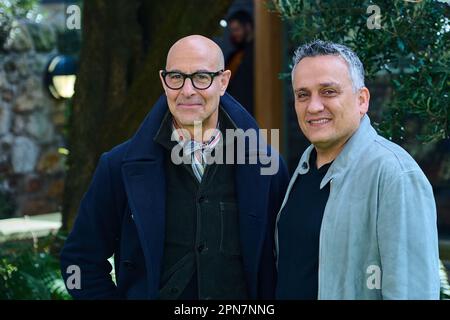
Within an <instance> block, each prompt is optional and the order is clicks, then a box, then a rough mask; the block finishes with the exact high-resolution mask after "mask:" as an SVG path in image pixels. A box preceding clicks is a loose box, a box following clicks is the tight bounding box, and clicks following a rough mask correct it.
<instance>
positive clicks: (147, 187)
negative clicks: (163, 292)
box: [122, 95, 167, 299]
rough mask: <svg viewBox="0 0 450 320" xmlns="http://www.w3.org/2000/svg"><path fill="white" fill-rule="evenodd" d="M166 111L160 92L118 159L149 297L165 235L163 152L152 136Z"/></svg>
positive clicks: (153, 295) (154, 293) (152, 296)
mask: <svg viewBox="0 0 450 320" xmlns="http://www.w3.org/2000/svg"><path fill="white" fill-rule="evenodd" d="M166 112H167V103H166V97H165V96H164V95H163V96H162V97H161V98H160V99H159V100H158V102H157V103H156V104H155V105H154V106H153V108H152V111H151V112H150V113H149V115H147V117H146V119H145V120H144V122H143V123H142V125H141V127H140V128H139V129H138V131H137V132H136V134H135V135H134V137H133V138H132V139H131V140H130V146H129V147H128V150H127V153H126V155H125V157H124V159H123V161H122V178H123V181H124V185H125V190H126V193H127V198H128V205H129V207H130V209H131V212H132V214H133V216H134V220H135V223H136V228H137V232H138V235H139V239H140V242H141V245H142V250H143V251H144V257H145V261H146V268H147V278H148V282H149V284H148V288H149V298H150V299H155V298H157V297H158V295H159V282H160V274H161V261H162V258H163V250H164V236H165V211H166V209H165V199H166V180H165V172H164V171H165V168H164V157H165V155H164V152H163V148H162V146H160V145H159V144H157V143H155V142H154V141H153V138H154V137H155V135H156V134H157V132H158V129H159V127H160V125H161V122H162V119H163V117H164V115H165V114H166Z"/></svg>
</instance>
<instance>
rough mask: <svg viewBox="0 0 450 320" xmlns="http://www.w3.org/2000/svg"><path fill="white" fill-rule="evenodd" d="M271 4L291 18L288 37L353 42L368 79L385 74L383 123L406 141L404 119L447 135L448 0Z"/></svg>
mask: <svg viewBox="0 0 450 320" xmlns="http://www.w3.org/2000/svg"><path fill="white" fill-rule="evenodd" d="M370 5H377V6H378V7H379V9H380V14H381V17H380V18H381V19H380V20H379V21H380V26H381V28H380V29H370V28H369V27H368V23H370V22H371V21H369V22H368V18H369V17H370V16H371V15H373V14H374V12H373V11H369V12H368V7H369V6H370ZM272 9H274V10H277V11H278V12H279V13H280V15H281V17H282V19H284V20H285V21H286V22H287V23H288V24H290V26H291V30H292V32H291V34H290V39H291V40H292V41H293V42H294V43H305V42H309V41H311V40H313V39H317V38H318V39H322V40H329V41H334V42H338V43H342V44H345V45H347V46H348V47H350V48H352V49H353V50H355V52H356V53H357V54H358V56H359V57H360V59H361V60H362V62H363V64H364V66H365V69H366V79H367V80H369V81H371V80H372V81H373V80H375V79H376V78H380V77H384V78H385V79H386V80H387V84H388V86H389V88H390V90H389V93H388V99H387V100H386V101H384V107H383V110H382V114H381V117H380V119H379V120H380V122H379V123H378V124H377V125H378V130H379V131H380V132H381V134H383V135H384V136H385V137H387V138H389V139H391V140H394V141H401V140H403V139H404V138H405V127H404V124H405V123H406V122H408V121H410V120H411V119H415V120H417V121H418V122H419V123H420V124H421V128H420V130H419V131H418V132H417V133H416V134H417V138H418V139H419V140H420V141H423V142H431V141H438V140H442V139H446V138H448V137H449V133H450V111H449V98H448V94H449V79H448V74H449V67H448V66H449V62H450V51H449V44H450V43H449V34H450V33H449V31H450V26H449V20H448V14H449V9H450V6H449V5H448V1H446V3H445V2H439V1H433V0H424V1H420V0H419V1H391V0H377V1H360V0H359V1H356V0H334V1H311V0H310V1H305V0H273V1H272Z"/></svg>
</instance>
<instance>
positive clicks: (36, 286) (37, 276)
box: [0, 235, 70, 300]
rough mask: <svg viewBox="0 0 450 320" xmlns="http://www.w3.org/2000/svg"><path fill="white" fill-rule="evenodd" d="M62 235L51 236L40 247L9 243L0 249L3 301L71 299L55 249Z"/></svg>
mask: <svg viewBox="0 0 450 320" xmlns="http://www.w3.org/2000/svg"><path fill="white" fill-rule="evenodd" d="M55 242H62V236H60V235H58V236H56V237H55V236H49V237H46V238H43V239H41V240H39V241H38V242H37V243H36V244H33V242H32V241H31V242H30V241H20V242H8V243H2V244H1V246H0V299H8V300H11V299H13V300H24V299H26V300H62V299H63V300H67V299H70V295H69V294H68V292H67V290H66V288H65V286H64V282H63V279H62V277H61V273H60V267H59V261H58V258H57V257H56V256H55V255H54V253H52V252H51V251H52V250H51V249H52V246H53V245H54V243H55Z"/></svg>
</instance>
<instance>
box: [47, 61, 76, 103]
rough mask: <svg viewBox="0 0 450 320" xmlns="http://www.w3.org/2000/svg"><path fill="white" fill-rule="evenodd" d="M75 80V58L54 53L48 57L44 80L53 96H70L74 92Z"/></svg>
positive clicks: (66, 97) (58, 97)
mask: <svg viewBox="0 0 450 320" xmlns="http://www.w3.org/2000/svg"><path fill="white" fill-rule="evenodd" d="M75 80H76V60H75V58H73V57H71V56H66V55H56V56H54V57H52V58H51V59H50V61H49V62H48V64H47V68H46V73H45V82H46V85H47V87H48V90H49V91H50V94H51V95H52V96H53V97H54V98H56V99H70V98H72V96H73V94H74V93H75V91H74V87H75Z"/></svg>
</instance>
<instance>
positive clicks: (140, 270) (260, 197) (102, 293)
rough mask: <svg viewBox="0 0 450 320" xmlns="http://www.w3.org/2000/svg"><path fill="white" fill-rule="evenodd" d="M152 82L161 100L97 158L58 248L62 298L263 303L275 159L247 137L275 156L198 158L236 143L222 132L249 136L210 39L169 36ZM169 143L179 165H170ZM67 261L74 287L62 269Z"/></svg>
mask: <svg viewBox="0 0 450 320" xmlns="http://www.w3.org/2000/svg"><path fill="white" fill-rule="evenodd" d="M159 75H160V78H161V83H162V87H163V89H164V92H165V94H164V95H162V96H161V97H160V99H159V100H158V101H157V102H156V104H155V105H154V106H153V108H152V110H151V112H150V113H149V114H148V116H147V117H146V118H145V120H144V122H143V123H142V125H141V126H140V128H139V129H138V131H137V132H136V134H135V135H134V136H133V137H132V138H131V139H130V140H128V141H126V142H125V143H123V144H121V145H119V146H117V147H115V148H114V149H112V150H111V151H109V152H106V153H105V154H103V155H102V157H101V158H100V160H99V164H98V167H97V169H96V172H95V175H94V177H93V180H92V182H91V185H90V187H89V189H88V191H87V193H86V194H85V196H84V198H83V200H82V202H81V205H80V209H79V212H78V216H77V219H76V222H75V225H74V228H73V230H72V232H71V234H70V235H69V237H68V239H67V241H66V244H65V246H64V248H63V251H62V253H61V268H62V274H63V276H64V278H65V280H66V285H67V287H68V290H69V292H70V293H71V294H72V296H73V297H74V298H79V299H183V300H196V299H272V298H273V297H274V290H275V274H276V272H275V261H274V255H273V253H274V239H273V233H274V226H275V219H276V214H277V212H278V210H279V208H280V206H281V201H282V196H283V194H284V192H285V190H286V187H287V182H288V175H287V170H286V167H285V165H284V163H283V161H282V159H281V158H280V157H279V155H278V154H277V153H276V152H275V151H274V150H272V149H271V147H270V146H267V145H265V144H264V143H263V141H260V140H258V146H261V145H263V146H264V145H265V147H264V148H265V149H264V152H267V154H271V155H272V156H273V155H275V156H276V158H277V161H279V166H278V170H277V171H276V172H275V173H274V174H271V175H264V174H262V173H261V172H262V171H261V169H262V168H263V166H264V164H263V163H262V162H261V161H257V162H256V163H254V162H245V163H244V164H242V163H239V164H238V163H235V162H233V163H228V162H225V163H219V162H213V163H209V162H208V161H206V160H207V158H208V156H211V155H214V154H215V153H217V152H218V150H219V148H220V147H221V146H222V147H223V146H225V145H226V146H229V145H230V144H231V145H232V144H233V143H234V142H235V141H234V140H233V139H227V135H225V134H222V133H223V132H224V131H225V130H236V129H242V130H258V127H257V124H256V122H255V120H254V119H253V118H252V117H251V116H250V115H249V114H248V113H247V112H246V111H245V109H244V108H243V107H242V106H241V105H240V104H239V103H238V102H237V101H236V100H235V99H233V98H232V97H231V96H230V95H228V94H227V93H226V92H225V91H226V89H227V86H228V82H229V79H230V76H231V72H230V71H229V70H224V58H223V53H222V51H221V50H220V48H219V47H218V46H217V44H215V43H214V42H213V41H211V40H210V39H208V38H205V37H203V36H198V35H193V36H188V37H185V38H182V39H180V40H178V41H177V42H176V43H175V44H174V45H173V46H172V47H171V48H170V50H169V52H168V55H167V61H166V66H165V68H164V69H163V70H161V71H160V74H159ZM258 139H259V138H258ZM174 148H178V149H179V150H181V151H182V152H181V153H182V154H181V157H182V160H186V159H187V160H188V161H187V162H186V161H182V162H181V163H179V162H177V161H175V160H177V159H176V156H177V154H176V153H174V152H173V150H174ZM249 148H250V147H249V146H247V145H246V146H245V154H244V158H245V159H248V157H249V154H251V152H250V151H251V150H250V149H249ZM220 150H222V149H220ZM226 150H229V149H226ZM234 151H235V150H234V149H233V152H234ZM260 151H261V148H260ZM227 152H228V151H225V153H227ZM174 154H175V155H174ZM178 160H179V159H178ZM111 256H114V266H115V273H116V283H114V282H113V281H112V280H111V277H110V271H111V266H110V264H109V263H108V261H107V259H108V258H110V257H111ZM74 265H75V266H77V267H79V270H80V280H81V281H80V283H79V285H78V286H75V287H74V286H73V285H70V279H71V278H70V277H71V274H70V273H69V272H67V270H68V269H70V267H71V266H74ZM70 270H71V269H70Z"/></svg>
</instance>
